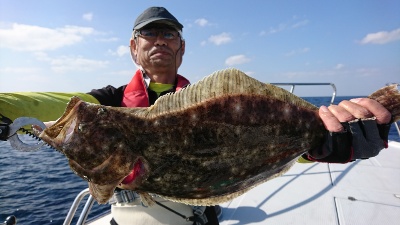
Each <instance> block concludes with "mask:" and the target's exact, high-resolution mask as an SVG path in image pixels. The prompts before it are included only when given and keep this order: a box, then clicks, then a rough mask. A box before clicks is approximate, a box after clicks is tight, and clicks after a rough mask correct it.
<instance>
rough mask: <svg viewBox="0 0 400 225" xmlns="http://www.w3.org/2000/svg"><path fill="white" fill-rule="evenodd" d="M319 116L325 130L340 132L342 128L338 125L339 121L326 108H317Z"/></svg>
mask: <svg viewBox="0 0 400 225" xmlns="http://www.w3.org/2000/svg"><path fill="white" fill-rule="evenodd" d="M319 116H320V117H321V119H322V122H323V123H324V125H325V128H326V129H327V130H329V131H330V132H342V131H344V128H343V126H342V124H340V121H339V119H338V118H337V117H336V116H335V115H334V114H333V113H332V112H331V111H330V110H329V109H328V107H326V106H321V107H320V108H319Z"/></svg>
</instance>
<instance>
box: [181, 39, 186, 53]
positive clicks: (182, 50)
mask: <svg viewBox="0 0 400 225" xmlns="http://www.w3.org/2000/svg"><path fill="white" fill-rule="evenodd" d="M185 47H186V43H185V40H181V55H183V54H185Z"/></svg>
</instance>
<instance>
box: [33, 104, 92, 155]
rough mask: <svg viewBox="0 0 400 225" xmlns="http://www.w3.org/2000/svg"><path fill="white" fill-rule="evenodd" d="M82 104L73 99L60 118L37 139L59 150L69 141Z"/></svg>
mask: <svg viewBox="0 0 400 225" xmlns="http://www.w3.org/2000/svg"><path fill="white" fill-rule="evenodd" d="M83 103H84V102H83V101H82V100H80V99H79V98H78V97H74V98H72V99H71V101H70V102H69V103H68V106H67V109H66V110H65V113H64V114H63V116H62V117H60V118H59V119H58V120H57V121H56V122H55V123H54V124H53V125H51V126H50V127H48V128H46V129H44V130H43V132H42V133H41V134H40V135H39V137H40V138H41V139H42V140H43V141H45V142H46V143H48V144H49V145H51V146H52V147H54V148H56V149H59V148H60V147H62V146H63V145H64V144H66V143H68V142H69V141H70V140H71V137H72V135H73V133H74V129H75V127H76V124H77V119H78V113H77V111H78V109H79V106H80V105H81V104H83Z"/></svg>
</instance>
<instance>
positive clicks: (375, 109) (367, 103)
mask: <svg viewBox="0 0 400 225" xmlns="http://www.w3.org/2000/svg"><path fill="white" fill-rule="evenodd" d="M350 101H351V102H353V103H356V104H357V105H361V106H362V107H364V108H366V109H367V110H368V111H369V112H370V113H371V114H372V116H375V117H376V122H377V123H378V124H388V123H389V122H390V121H391V119H392V114H391V113H390V112H389V111H388V110H387V109H386V108H385V107H383V105H381V104H380V103H379V102H377V101H375V100H373V99H369V98H356V99H351V100H350Z"/></svg>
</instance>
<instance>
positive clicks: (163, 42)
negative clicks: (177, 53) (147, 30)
mask: <svg viewBox="0 0 400 225" xmlns="http://www.w3.org/2000/svg"><path fill="white" fill-rule="evenodd" d="M154 44H155V45H167V41H166V40H165V38H164V35H163V33H161V32H160V33H158V34H157V37H156V41H155V42H154Z"/></svg>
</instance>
